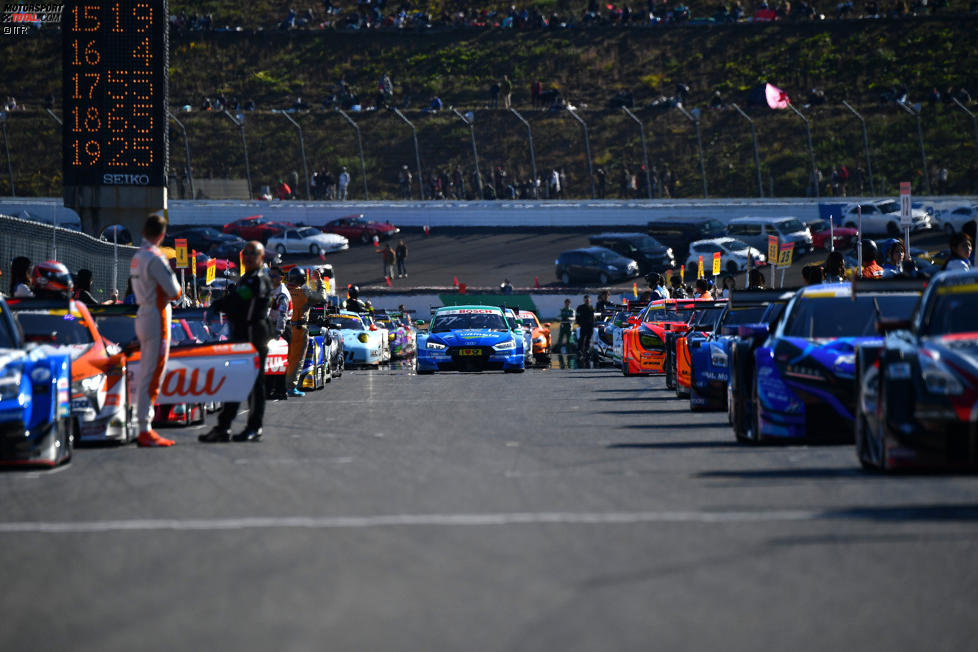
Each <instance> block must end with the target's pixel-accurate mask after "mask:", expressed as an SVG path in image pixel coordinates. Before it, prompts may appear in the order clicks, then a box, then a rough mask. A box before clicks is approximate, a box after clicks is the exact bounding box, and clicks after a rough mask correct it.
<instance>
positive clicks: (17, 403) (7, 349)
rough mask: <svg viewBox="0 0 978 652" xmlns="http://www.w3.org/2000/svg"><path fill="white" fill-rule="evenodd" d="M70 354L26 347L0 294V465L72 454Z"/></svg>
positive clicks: (50, 461) (52, 461)
mask: <svg viewBox="0 0 978 652" xmlns="http://www.w3.org/2000/svg"><path fill="white" fill-rule="evenodd" d="M70 389H71V356H70V355H69V354H68V353H67V352H65V351H59V350H57V349H56V348H54V347H51V346H32V347H31V348H30V349H29V350H25V348H24V341H23V337H22V335H21V331H20V328H19V327H18V324H17V322H16V321H15V319H14V317H13V316H12V314H11V312H10V309H9V308H8V307H7V304H6V302H5V301H4V300H3V298H0V465H32V466H33V465H38V466H57V465H58V464H61V463H62V462H67V461H69V460H70V459H71V450H72V434H71V393H70Z"/></svg>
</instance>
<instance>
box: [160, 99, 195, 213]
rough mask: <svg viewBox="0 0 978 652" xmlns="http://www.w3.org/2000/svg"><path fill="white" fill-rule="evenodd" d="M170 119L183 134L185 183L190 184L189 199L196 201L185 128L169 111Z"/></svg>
mask: <svg viewBox="0 0 978 652" xmlns="http://www.w3.org/2000/svg"><path fill="white" fill-rule="evenodd" d="M167 114H168V115H169V116H170V119H171V120H173V121H174V122H175V123H177V126H178V127H180V131H181V132H182V133H183V151H184V153H185V154H186V156H187V181H189V182H190V198H191V199H197V191H196V189H195V188H194V174H193V170H192V169H191V167H190V140H188V138H187V128H186V127H184V126H183V123H182V122H180V121H179V120H177V116H175V115H173V113H171V112H170V111H167Z"/></svg>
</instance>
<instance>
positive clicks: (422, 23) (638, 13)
mask: <svg viewBox="0 0 978 652" xmlns="http://www.w3.org/2000/svg"><path fill="white" fill-rule="evenodd" d="M701 6H702V7H704V8H705V7H706V5H701ZM952 11H953V9H952V8H951V7H950V2H949V0H862V1H859V0H857V2H853V0H841V1H839V2H832V0H827V1H822V2H816V0H812V1H811V2H809V1H807V0H798V1H797V2H792V1H791V0H777V2H770V3H769V2H768V0H757V1H756V2H753V3H752V2H742V1H741V0H733V1H732V2H730V3H726V2H721V3H719V4H718V5H712V6H710V8H709V9H702V10H699V11H698V10H697V9H696V8H694V7H691V6H690V5H688V4H686V3H685V2H683V1H682V0H677V1H676V2H673V3H669V2H667V1H658V0H644V2H643V1H642V0H638V1H637V2H636V3H634V4H633V5H629V4H614V3H607V2H602V3H599V2H598V0H588V1H587V7H586V8H585V9H584V10H583V11H582V12H581V13H579V14H578V13H560V12H557V11H554V12H550V13H544V12H541V11H540V9H539V8H537V7H536V6H535V5H534V6H530V7H521V8H518V7H517V6H516V5H511V6H510V7H509V8H508V9H504V10H496V9H489V8H485V7H482V8H478V7H467V8H458V9H456V10H449V9H443V10H442V11H441V12H439V13H431V12H429V11H427V10H426V9H425V8H424V5H417V4H412V3H411V2H409V1H408V0H402V2H400V3H397V4H395V3H390V2H388V1H387V0H358V1H357V3H356V4H355V5H354V4H353V3H352V2H351V3H350V4H349V5H347V6H345V7H344V6H341V5H340V4H339V3H336V4H334V2H333V0H324V1H323V3H322V9H321V10H320V11H317V10H314V9H312V8H307V9H305V10H303V11H300V12H297V11H296V10H295V9H293V8H289V9H288V10H287V11H286V13H285V15H282V16H278V17H268V19H267V22H265V23H264V24H255V25H248V26H240V25H235V26H231V25H227V24H221V23H220V20H217V21H215V19H214V17H213V16H212V15H211V14H205V15H203V16H200V15H197V14H191V15H189V16H188V15H187V14H186V13H183V12H180V13H177V14H175V15H173V16H171V17H170V24H171V27H172V29H173V30H174V31H176V32H178V33H179V32H185V31H186V32H197V31H232V32H233V31H245V30H249V31H250V30H256V29H258V30H279V31H291V30H321V29H335V30H340V31H353V32H355V31H362V30H377V29H383V30H398V29H430V28H459V27H465V28H477V29H487V28H500V29H543V28H565V27H586V26H593V25H619V26H642V25H657V24H668V23H691V24H718V23H739V22H771V21H805V20H825V19H856V18H868V19H874V18H902V17H910V16H930V15H935V14H946V13H951V12H952ZM968 11H969V12H970V13H978V0H968Z"/></svg>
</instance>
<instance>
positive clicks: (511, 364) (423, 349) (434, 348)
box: [417, 306, 526, 374]
mask: <svg viewBox="0 0 978 652" xmlns="http://www.w3.org/2000/svg"><path fill="white" fill-rule="evenodd" d="M523 342H524V335H523V332H522V331H520V330H515V331H514V330H512V329H511V328H510V325H509V324H508V323H507V320H506V315H505V314H504V312H503V309H502V308H498V307H496V306H450V307H444V308H438V309H436V310H435V311H434V313H433V316H432V318H431V324H430V326H429V327H428V332H427V333H422V334H419V335H418V362H417V372H418V373H419V374H431V373H434V372H436V371H486V370H497V371H498V370H500V369H501V370H503V371H506V372H514V373H522V372H523V370H524V369H525V368H526V367H525V357H524V353H523V347H524V344H523Z"/></svg>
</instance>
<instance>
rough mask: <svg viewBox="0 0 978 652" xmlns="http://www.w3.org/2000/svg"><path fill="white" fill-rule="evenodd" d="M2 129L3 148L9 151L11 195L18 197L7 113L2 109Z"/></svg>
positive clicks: (8, 171)
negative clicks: (8, 134) (8, 137)
mask: <svg viewBox="0 0 978 652" xmlns="http://www.w3.org/2000/svg"><path fill="white" fill-rule="evenodd" d="M0 129H3V149H4V151H5V152H6V153H7V174H9V175H10V196H11V197H16V196H17V191H16V190H14V164H13V162H11V160H10V144H9V143H8V142H7V113H6V111H0Z"/></svg>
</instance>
